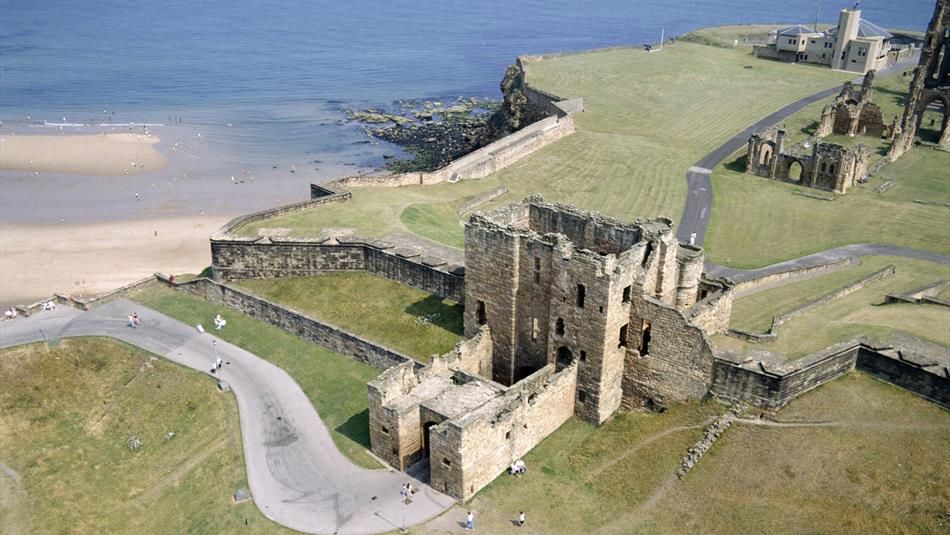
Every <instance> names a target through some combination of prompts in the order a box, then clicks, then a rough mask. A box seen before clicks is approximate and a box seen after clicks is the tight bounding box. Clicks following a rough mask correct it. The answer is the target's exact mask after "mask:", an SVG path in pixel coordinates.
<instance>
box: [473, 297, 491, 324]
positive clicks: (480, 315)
mask: <svg viewBox="0 0 950 535" xmlns="http://www.w3.org/2000/svg"><path fill="white" fill-rule="evenodd" d="M475 321H476V322H478V324H479V325H485V323H487V322H488V320H487V319H486V318H485V302H484V301H479V302H478V304H477V305H476V306H475Z"/></svg>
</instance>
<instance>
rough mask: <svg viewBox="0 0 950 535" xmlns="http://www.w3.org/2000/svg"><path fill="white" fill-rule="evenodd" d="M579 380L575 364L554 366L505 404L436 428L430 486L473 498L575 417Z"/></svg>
mask: <svg viewBox="0 0 950 535" xmlns="http://www.w3.org/2000/svg"><path fill="white" fill-rule="evenodd" d="M576 381H577V367H576V365H574V366H570V367H568V368H565V369H563V370H561V371H560V372H558V373H554V366H552V365H549V366H546V367H545V368H543V369H541V370H539V371H538V372H537V373H535V374H534V375H532V376H530V377H528V378H526V379H525V380H523V381H521V382H520V383H518V384H517V385H515V386H513V387H511V388H510V389H509V390H508V391H507V392H506V393H505V395H504V396H503V398H502V399H501V400H499V401H497V402H489V403H487V404H486V406H484V407H481V408H479V409H477V410H476V411H474V412H473V413H472V414H469V415H467V416H464V417H462V418H460V419H458V420H449V421H446V422H443V423H442V424H440V425H437V426H435V427H433V428H432V429H431V430H430V439H429V440H430V447H431V450H432V453H431V455H430V463H431V464H430V470H431V478H430V479H431V480H430V485H431V486H432V487H433V488H434V489H436V490H438V491H440V492H444V493H446V494H448V495H449V496H452V497H454V498H456V499H459V500H468V499H469V498H471V497H472V496H473V495H474V494H475V493H476V492H478V491H479V490H481V489H482V488H483V487H484V486H485V485H487V484H489V483H491V482H492V481H493V480H494V479H495V478H496V477H498V475H499V474H501V473H503V472H505V471H506V470H507V469H508V467H509V466H511V463H512V462H514V461H515V460H517V459H519V458H521V457H522V456H523V455H524V454H525V453H527V452H528V451H530V450H531V449H532V448H534V447H535V446H536V445H537V444H538V443H539V442H541V441H542V440H544V438H546V437H547V436H548V435H550V434H551V433H553V432H554V431H555V430H557V428H558V427H560V426H561V424H563V423H564V422H565V421H567V420H568V419H569V418H570V417H571V416H572V415H573V412H574V404H573V399H574V392H575V389H576Z"/></svg>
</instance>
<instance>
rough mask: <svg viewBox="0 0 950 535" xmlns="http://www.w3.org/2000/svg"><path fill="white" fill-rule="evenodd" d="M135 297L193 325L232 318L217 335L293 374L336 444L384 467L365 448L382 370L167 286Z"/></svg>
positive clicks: (369, 464)
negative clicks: (369, 388)
mask: <svg viewBox="0 0 950 535" xmlns="http://www.w3.org/2000/svg"><path fill="white" fill-rule="evenodd" d="M130 298H132V299H134V300H135V301H138V302H140V303H142V304H143V305H145V306H148V307H151V308H154V309H155V310H158V311H159V312H162V313H164V314H167V315H169V316H171V317H173V318H175V319H177V320H179V321H181V322H183V323H186V324H188V325H194V324H196V323H202V324H205V325H209V324H211V321H212V320H213V319H214V317H215V315H216V314H221V316H223V317H224V319H226V320H227V322H228V324H227V326H226V327H225V328H224V329H223V330H221V331H215V334H216V335H217V336H219V337H221V338H222V339H224V340H227V341H228V342H230V343H232V344H234V345H237V346H240V347H242V348H244V349H246V350H248V351H250V352H251V353H254V354H255V355H257V356H259V357H261V358H263V359H265V360H267V361H269V362H271V363H273V364H275V365H277V366H280V368H282V369H283V370H284V371H285V372H287V373H288V374H290V376H291V377H293V378H294V380H295V381H297V384H298V385H300V388H301V389H303V391H304V393H305V394H307V397H309V398H310V401H311V402H313V406H314V407H315V408H316V409H317V413H318V414H320V418H321V419H323V422H324V423H325V424H326V425H327V428H328V429H329V430H330V436H332V437H333V442H334V443H335V444H336V446H337V448H339V449H340V451H341V452H342V453H343V454H344V455H346V456H347V457H349V458H350V459H351V460H352V461H354V462H355V463H357V464H359V465H361V466H365V467H367V468H379V463H377V462H376V461H375V460H373V458H372V457H370V456H369V455H368V454H367V453H366V450H367V449H369V447H370V444H369V408H368V400H367V392H366V383H368V382H369V381H371V380H373V379H375V378H376V376H377V375H379V370H376V369H375V368H372V367H370V366H367V365H365V364H361V363H359V362H356V361H354V360H353V359H350V358H347V357H344V356H343V355H340V354H337V353H334V352H332V351H330V350H328V349H324V348H322V347H320V346H317V345H315V344H312V343H310V342H307V341H304V340H303V339H301V338H298V337H296V336H294V335H292V334H289V333H286V332H284V331H282V330H280V329H278V328H277V327H274V326H272V325H270V324H268V323H264V322H262V321H260V320H256V319H253V318H251V317H249V316H246V315H244V314H241V313H239V312H236V311H234V310H231V309H229V308H225V307H219V306H217V305H215V304H213V303H211V302H209V301H205V300H204V299H201V298H198V297H195V296H192V295H188V294H185V293H183V292H179V291H177V290H172V289H171V288H168V287H166V286H159V285H155V286H151V287H148V288H145V289H142V290H138V291H136V292H134V293H132V295H130Z"/></svg>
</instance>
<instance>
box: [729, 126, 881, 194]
mask: <svg viewBox="0 0 950 535" xmlns="http://www.w3.org/2000/svg"><path fill="white" fill-rule="evenodd" d="M809 146H810V149H811V150H810V151H809ZM870 158H871V148H870V147H868V145H867V144H865V143H859V144H858V145H856V146H854V147H850V148H846V147H844V146H842V145H839V144H837V143H825V142H823V141H820V140H814V141H812V142H811V143H809V142H807V141H806V142H802V143H798V144H796V145H793V146H792V147H790V148H789V149H788V150H786V148H785V130H784V129H783V128H782V127H779V126H773V127H771V128H767V129H765V130H762V131H759V132H756V133H754V134H752V136H751V137H750V138H749V146H748V150H747V151H746V169H745V172H746V173H748V174H751V175H757V176H761V177H765V178H770V179H772V180H782V181H785V182H794V183H798V184H801V185H802V186H808V187H811V188H818V189H823V190H826V191H834V192H836V193H846V192H847V191H848V188H850V187H851V186H853V185H854V184H855V183H860V182H866V181H867V176H868V162H869V160H870ZM794 171H797V175H798V176H797V177H796V176H795V173H794Z"/></svg>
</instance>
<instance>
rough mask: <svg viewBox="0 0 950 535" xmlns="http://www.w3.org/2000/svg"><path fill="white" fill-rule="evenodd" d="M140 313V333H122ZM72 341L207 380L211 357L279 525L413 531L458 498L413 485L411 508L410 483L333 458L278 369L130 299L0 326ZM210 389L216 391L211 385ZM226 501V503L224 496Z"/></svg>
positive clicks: (252, 476) (251, 470)
mask: <svg viewBox="0 0 950 535" xmlns="http://www.w3.org/2000/svg"><path fill="white" fill-rule="evenodd" d="M133 310H135V311H138V313H139V315H140V316H141V318H142V327H141V328H138V329H131V328H129V327H127V326H126V318H127V317H128V314H129V312H130V311H133ZM44 336H45V337H47V338H49V339H50V340H55V339H59V338H65V337H73V336H108V337H112V338H116V339H119V340H122V341H124V342H127V343H129V344H132V345H135V346H138V347H141V348H143V349H145V350H148V351H150V352H152V353H156V354H158V355H161V356H164V357H166V358H168V359H169V360H172V361H174V362H177V363H179V364H182V365H185V366H187V367H189V368H192V369H194V370H198V371H201V372H204V373H208V370H210V368H211V362H212V360H213V358H214V349H213V348H212V340H217V342H216V345H217V352H218V354H219V355H220V356H221V358H222V359H224V361H225V362H227V363H228V364H227V365H225V366H224V368H223V369H222V371H221V372H220V375H221V378H222V379H223V380H225V381H227V382H228V383H229V384H230V385H231V388H232V389H233V391H234V394H235V396H236V398H237V402H238V410H239V413H240V419H241V434H242V438H243V442H244V457H245V460H246V464H247V476H248V482H249V484H250V488H251V493H252V495H253V496H254V501H255V503H256V504H257V507H258V508H259V509H260V510H261V512H262V513H264V515H265V516H267V517H268V518H270V519H271V520H274V521H275V522H277V523H279V524H282V525H284V526H287V527H289V528H293V529H296V530H299V531H303V532H306V533H378V532H383V531H391V530H394V529H397V528H399V527H401V526H402V525H403V514H405V515H406V516H405V519H406V525H415V524H419V523H421V522H424V521H425V520H428V519H430V518H432V517H434V516H436V515H437V514H439V513H441V512H442V511H444V510H446V509H447V508H449V507H450V506H451V505H452V504H453V503H454V500H452V499H451V498H449V497H448V496H445V495H443V494H441V493H438V492H436V491H434V490H433V489H431V488H429V487H428V486H426V485H423V484H422V483H420V482H419V481H417V480H413V485H415V486H417V487H418V488H419V489H420V492H419V493H418V494H416V496H415V498H414V500H413V503H412V504H411V505H409V506H404V505H403V503H402V502H401V501H400V496H399V490H400V487H401V485H402V484H403V483H405V482H406V481H408V480H409V479H410V477H409V476H407V475H406V474H403V473H400V472H395V471H391V470H367V469H364V468H361V467H359V466H356V465H354V464H353V463H351V462H350V461H349V460H348V459H346V458H345V457H344V456H343V455H342V454H341V453H340V452H339V450H337V448H336V446H335V445H334V444H333V440H332V439H331V438H330V434H329V432H328V431H327V428H326V426H325V425H324V424H323V422H322V421H321V420H320V417H319V415H318V414H317V411H316V410H315V409H314V408H313V405H312V404H311V403H310V400H309V399H308V398H307V396H306V395H305V394H304V393H303V391H302V390H301V389H300V387H299V386H298V385H297V383H295V382H294V380H293V379H292V378H291V377H290V376H289V375H287V373H285V372H284V371H283V370H281V369H280V368H278V367H277V366H274V365H273V364H270V363H268V362H266V361H265V360H263V359H261V358H259V357H257V356H255V355H253V354H251V353H248V352H247V351H244V350H243V349H241V348H239V347H237V346H233V345H231V344H228V343H227V342H224V341H222V340H219V339H216V338H215V337H213V336H212V335H210V334H200V333H198V332H197V330H195V329H194V328H193V327H190V326H188V325H185V324H183V323H180V322H178V321H176V320H174V319H172V318H170V317H168V316H165V315H163V314H160V313H158V312H155V311H153V310H149V309H147V308H145V307H143V306H141V305H139V304H136V303H132V302H131V301H127V300H118V301H115V302H112V303H108V304H105V305H102V306H100V307H97V308H95V309H94V310H92V311H89V312H80V311H78V310H75V309H72V308H67V307H60V308H58V309H57V310H54V311H48V312H39V313H37V314H34V315H33V316H30V317H21V318H18V319H16V320H12V321H3V322H2V323H0V347H10V346H15V345H20V344H24V343H27V342H35V341H39V340H43V339H44ZM209 388H212V386H211V385H210V384H209ZM222 499H227V498H225V497H222Z"/></svg>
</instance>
